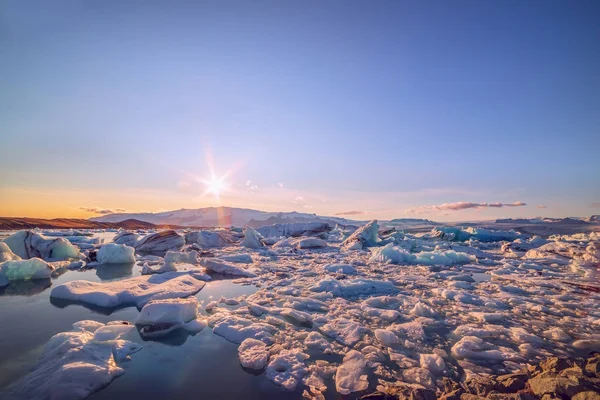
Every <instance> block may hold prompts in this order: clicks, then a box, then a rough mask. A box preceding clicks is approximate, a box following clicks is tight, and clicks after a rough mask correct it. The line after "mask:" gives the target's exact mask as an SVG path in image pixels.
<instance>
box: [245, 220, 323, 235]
mask: <svg viewBox="0 0 600 400" xmlns="http://www.w3.org/2000/svg"><path fill="white" fill-rule="evenodd" d="M256 230H257V231H258V233H260V234H261V235H262V236H263V237H282V236H283V237H290V236H291V237H300V236H317V235H320V234H322V233H324V232H329V231H330V230H331V226H329V224H328V223H326V222H306V223H304V222H293V223H283V224H274V225H267V226H262V227H260V228H257V229H256Z"/></svg>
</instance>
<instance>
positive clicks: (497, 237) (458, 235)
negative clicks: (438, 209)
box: [431, 226, 523, 242]
mask: <svg viewBox="0 0 600 400" xmlns="http://www.w3.org/2000/svg"><path fill="white" fill-rule="evenodd" d="M431 236H432V237H434V238H439V239H442V240H449V241H457V242H465V241H467V240H469V239H476V240H479V241H480V242H500V241H503V240H507V241H510V242H512V241H513V240H515V239H518V238H520V237H522V236H523V235H521V234H520V233H518V232H516V231H493V230H489V229H483V228H473V227H467V228H458V227H451V226H440V227H435V228H433V230H432V231H431Z"/></svg>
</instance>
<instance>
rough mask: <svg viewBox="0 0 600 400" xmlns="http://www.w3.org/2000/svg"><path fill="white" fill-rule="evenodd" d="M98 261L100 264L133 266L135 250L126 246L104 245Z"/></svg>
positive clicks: (97, 254)
mask: <svg viewBox="0 0 600 400" xmlns="http://www.w3.org/2000/svg"><path fill="white" fill-rule="evenodd" d="M96 260H97V261H98V262H99V263H100V264H131V263H134V262H135V249H134V248H133V247H129V246H127V245H124V244H116V243H108V244H103V245H102V247H100V250H98V253H96Z"/></svg>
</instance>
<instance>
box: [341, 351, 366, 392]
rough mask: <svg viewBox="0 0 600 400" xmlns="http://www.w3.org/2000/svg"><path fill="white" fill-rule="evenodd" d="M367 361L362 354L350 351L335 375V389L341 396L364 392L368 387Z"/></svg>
mask: <svg viewBox="0 0 600 400" xmlns="http://www.w3.org/2000/svg"><path fill="white" fill-rule="evenodd" d="M366 367H367V360H366V359H365V356H364V355H362V353H360V352H358V351H356V350H350V351H349V352H348V353H346V355H345V356H344V361H343V362H342V365H340V366H339V367H338V369H337V372H336V374H335V388H336V389H337V391H338V392H339V393H341V394H350V393H353V392H359V391H361V390H365V389H366V388H367V387H368V386H369V381H368V380H367V375H366V373H365V372H366V369H367V368H366Z"/></svg>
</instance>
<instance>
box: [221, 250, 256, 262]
mask: <svg viewBox="0 0 600 400" xmlns="http://www.w3.org/2000/svg"><path fill="white" fill-rule="evenodd" d="M219 258H220V259H221V260H223V261H228V262H234V263H241V264H252V262H253V260H252V256H251V255H250V254H247V253H242V254H230V255H220V256H219Z"/></svg>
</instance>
